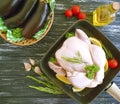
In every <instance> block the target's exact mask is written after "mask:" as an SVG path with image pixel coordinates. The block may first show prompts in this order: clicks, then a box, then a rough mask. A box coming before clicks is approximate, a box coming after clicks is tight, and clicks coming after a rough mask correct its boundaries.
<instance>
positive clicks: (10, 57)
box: [0, 0, 120, 104]
mask: <svg viewBox="0 0 120 104" xmlns="http://www.w3.org/2000/svg"><path fill="white" fill-rule="evenodd" d="M112 1H118V2H119V0H57V1H56V7H55V18H54V22H53V25H52V28H51V30H50V31H49V33H48V34H47V35H46V37H45V38H44V39H42V40H41V41H40V42H38V43H37V44H34V45H31V46H26V47H19V46H15V45H12V44H9V43H8V42H6V41H5V40H3V39H2V38H0V104H76V102H75V101H74V100H72V99H71V98H69V97H68V96H67V95H61V96H59V95H57V96H56V95H52V94H47V93H43V92H39V91H36V90H33V89H30V88H28V85H29V84H32V83H33V82H32V81H30V80H29V79H27V78H26V75H29V74H28V73H27V72H25V71H24V66H23V62H27V61H28V59H29V58H33V59H37V60H40V59H41V58H42V56H44V54H45V53H46V51H47V50H48V48H49V47H50V46H51V45H52V44H53V43H54V41H55V40H56V39H57V38H58V37H59V36H60V35H61V34H62V33H63V32H64V31H65V30H66V29H67V28H68V27H69V26H70V25H71V24H72V23H74V22H75V21H76V20H77V19H76V18H71V19H67V18H65V16H64V11H65V10H66V9H67V8H71V6H72V5H75V4H77V5H80V6H81V9H82V10H83V11H85V12H92V11H93V10H94V9H95V8H96V7H97V6H99V5H101V4H104V3H108V2H112ZM97 28H98V29H99V30H100V31H101V32H102V33H103V34H104V35H105V36H106V37H107V38H108V39H110V40H111V42H112V43H113V44H114V45H115V46H116V47H117V48H118V50H120V11H119V12H118V14H117V17H116V20H115V21H114V22H113V23H111V24H110V25H107V26H104V27H97ZM113 81H114V82H115V83H116V84H117V85H118V86H119V88H120V73H118V75H117V76H116V77H115V78H114V79H113ZM92 104H119V102H117V101H116V100H115V99H114V98H112V97H111V96H110V95H108V94H107V93H106V92H102V93H101V94H100V95H99V96H97V98H96V99H95V100H94V101H93V102H92Z"/></svg>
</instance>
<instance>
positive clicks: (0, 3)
mask: <svg viewBox="0 0 120 104" xmlns="http://www.w3.org/2000/svg"><path fill="white" fill-rule="evenodd" d="M22 2H23V0H0V17H2V18H7V17H9V16H10V15H11V14H14V13H15V12H16V10H17V9H18V8H19V6H20V5H21V4H22Z"/></svg>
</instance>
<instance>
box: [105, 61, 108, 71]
mask: <svg viewBox="0 0 120 104" xmlns="http://www.w3.org/2000/svg"><path fill="white" fill-rule="evenodd" d="M107 70H108V60H107V59H106V63H105V66H104V72H106V71H107Z"/></svg>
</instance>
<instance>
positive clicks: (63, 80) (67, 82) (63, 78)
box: [56, 74, 71, 84]
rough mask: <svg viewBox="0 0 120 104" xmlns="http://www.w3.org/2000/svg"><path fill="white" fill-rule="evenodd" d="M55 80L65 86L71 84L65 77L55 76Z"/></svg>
mask: <svg viewBox="0 0 120 104" xmlns="http://www.w3.org/2000/svg"><path fill="white" fill-rule="evenodd" d="M56 78H57V79H59V80H60V81H62V82H64V83H66V84H71V82H70V81H69V80H68V79H67V77H65V76H61V75H59V74H56Z"/></svg>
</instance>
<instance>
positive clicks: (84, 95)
mask: <svg viewBox="0 0 120 104" xmlns="http://www.w3.org/2000/svg"><path fill="white" fill-rule="evenodd" d="M76 28H80V29H82V30H83V31H84V32H85V33H86V34H87V35H88V36H92V37H95V38H97V39H99V40H100V41H101V42H102V43H103V44H104V45H105V46H106V47H107V49H109V50H110V51H111V53H112V55H113V57H115V58H116V59H117V60H118V62H119V63H120V52H119V51H118V50H117V48H116V47H115V46H114V45H113V44H112V43H111V42H110V41H109V40H108V39H107V38H106V37H105V36H104V35H103V34H102V33H101V32H100V31H98V30H97V29H96V28H95V27H94V26H93V25H91V24H90V23H88V22H87V21H77V22H76V23H74V24H73V25H72V26H71V27H70V28H68V29H67V30H66V31H65V32H64V33H63V34H62V35H61V36H60V37H59V39H58V40H57V41H56V42H55V44H54V45H53V46H52V47H51V48H50V49H49V50H48V52H47V53H46V54H45V56H44V57H43V58H42V60H41V63H40V66H41V70H42V71H43V72H44V73H45V74H46V75H47V76H48V77H49V78H50V79H51V80H52V81H54V82H55V83H56V84H57V85H58V86H59V87H60V88H61V89H62V90H63V91H64V92H65V93H66V94H67V95H68V96H70V97H71V98H73V99H74V100H75V101H77V102H78V103H82V104H83V103H84V104H86V103H90V102H91V101H93V99H94V98H95V97H97V95H98V94H100V93H101V92H102V91H104V90H105V91H106V92H108V93H109V94H111V95H112V96H113V97H115V98H116V99H117V100H118V101H119V102H120V90H119V88H118V87H117V86H116V85H115V83H111V81H112V79H113V78H114V77H115V76H116V75H117V73H118V72H119V70H120V64H119V66H118V67H117V68H116V69H115V70H110V69H109V70H108V71H107V72H106V73H105V78H104V81H103V83H102V84H101V85H99V86H97V87H95V88H86V89H84V90H83V91H81V92H79V93H78V92H73V91H72V90H71V88H70V86H68V85H66V84H64V83H62V82H61V81H59V80H58V79H57V78H56V77H55V73H54V72H53V71H52V70H51V69H50V68H49V66H48V61H49V58H50V57H51V56H53V55H54V53H55V52H56V50H57V49H58V48H59V47H60V46H61V45H62V43H63V42H64V41H65V39H66V38H65V34H66V33H67V32H72V31H73V32H74V31H75V29H76Z"/></svg>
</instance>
